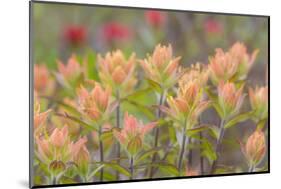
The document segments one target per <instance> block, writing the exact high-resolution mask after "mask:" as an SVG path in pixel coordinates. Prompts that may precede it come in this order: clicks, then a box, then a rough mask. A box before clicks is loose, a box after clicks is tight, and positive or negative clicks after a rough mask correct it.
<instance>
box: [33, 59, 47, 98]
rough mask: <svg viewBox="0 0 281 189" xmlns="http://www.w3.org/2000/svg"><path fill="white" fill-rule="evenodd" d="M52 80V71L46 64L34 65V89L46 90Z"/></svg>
mask: <svg viewBox="0 0 281 189" xmlns="http://www.w3.org/2000/svg"><path fill="white" fill-rule="evenodd" d="M49 80H50V73H49V70H48V68H47V67H46V65H44V64H35V65H34V89H35V90H36V91H37V92H44V91H46V89H47V88H48V85H49V82H50V81H49Z"/></svg>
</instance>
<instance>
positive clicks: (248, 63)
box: [229, 42, 259, 80]
mask: <svg viewBox="0 0 281 189" xmlns="http://www.w3.org/2000/svg"><path fill="white" fill-rule="evenodd" d="M258 52H259V51H258V50H254V52H253V53H252V54H251V55H250V54H248V52H247V48H246V47H245V45H244V44H243V43H240V42H236V43H235V44H234V45H233V46H232V47H231V49H230V50H229V53H230V54H231V56H232V59H233V61H235V62H236V63H237V64H238V70H237V79H239V80H244V79H245V78H246V77H247V75H248V72H249V71H250V69H251V67H252V65H253V63H254V61H255V59H256V56H257V54H258Z"/></svg>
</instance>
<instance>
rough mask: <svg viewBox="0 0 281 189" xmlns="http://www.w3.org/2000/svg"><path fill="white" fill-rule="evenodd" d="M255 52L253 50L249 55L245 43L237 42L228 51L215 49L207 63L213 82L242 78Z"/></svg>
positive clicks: (251, 62) (248, 68)
mask: <svg viewBox="0 0 281 189" xmlns="http://www.w3.org/2000/svg"><path fill="white" fill-rule="evenodd" d="M257 53H258V50H255V51H254V52H253V53H252V55H249V54H248V53H247V49H246V47H245V45H244V44H242V43H239V42H237V43H235V44H234V45H233V46H232V47H231V48H230V49H229V51H228V52H224V51H223V50H222V49H216V54H215V56H214V57H211V58H210V64H209V68H210V71H211V78H212V81H213V83H214V84H218V83H219V82H220V81H232V82H234V81H237V80H238V81H239V80H244V79H245V78H246V77H247V74H248V72H249V70H250V68H251V67H252V64H253V62H254V60H255V58H256V55H257Z"/></svg>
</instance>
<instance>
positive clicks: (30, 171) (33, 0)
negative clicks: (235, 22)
mask: <svg viewBox="0 0 281 189" xmlns="http://www.w3.org/2000/svg"><path fill="white" fill-rule="evenodd" d="M34 3H40V4H58V5H60V4H63V5H78V6H89V7H108V8H122V9H140V10H159V11H173V12H189V13H200V14H215V15H228V16H247V17H262V18H267V19H268V64H267V68H268V100H269V103H268V140H267V144H268V151H267V153H268V170H267V171H259V172H243V173H225V174H212V175H199V176H181V177H166V178H165V177H164V178H151V179H134V180H120V181H107V182H86V183H73V184H56V185H39V186H36V185H33V180H32V178H33V177H32V176H33V159H34V158H33V155H34V151H33V150H34V148H33V134H32V133H33V107H34V106H33V105H34V96H33V87H34V85H33V59H32V53H33V46H32V36H33V22H32V16H33V9H32V4H34ZM266 173H270V16H269V15H255V14H238V13H223V12H207V11H191V10H175V9H162V8H149V7H131V6H129V7H128V6H120V5H101V4H88V3H69V2H55V1H40V0H38V1H37V0H30V1H29V188H53V187H67V186H85V185H99V184H113V183H132V182H142V181H161V180H174V179H191V178H206V177H207V178H209V177H223V176H239V175H257V174H266Z"/></svg>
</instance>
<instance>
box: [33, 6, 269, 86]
mask: <svg viewBox="0 0 281 189" xmlns="http://www.w3.org/2000/svg"><path fill="white" fill-rule="evenodd" d="M33 10H34V11H33V14H34V15H33V19H34V20H33V21H34V22H33V23H34V40H33V42H34V51H35V52H34V56H35V57H34V58H35V59H34V60H35V62H36V63H46V64H47V65H48V67H49V68H54V67H56V59H61V60H63V61H65V60H66V59H67V58H68V57H69V56H70V55H71V54H72V53H76V54H81V55H83V54H84V53H85V52H87V51H89V50H93V51H94V52H96V53H102V54H103V53H105V52H107V51H112V50H115V49H121V50H123V51H125V52H127V53H130V52H132V51H134V52H136V53H137V56H138V57H139V58H143V57H145V56H146V54H147V53H151V52H152V50H153V48H154V47H155V45H156V44H158V43H162V44H168V43H171V44H172V46H173V49H174V54H175V56H182V64H184V65H189V64H193V63H196V62H202V63H207V62H208V57H209V56H211V55H213V54H214V50H215V48H223V49H225V50H227V49H228V48H229V47H230V46H231V45H232V44H233V43H234V42H236V41H241V42H244V43H245V44H246V46H247V47H248V51H249V52H250V53H251V52H252V51H253V50H254V49H259V50H260V53H259V55H258V57H257V60H256V64H258V65H259V66H255V67H254V69H255V70H254V71H252V73H255V74H251V76H250V77H254V75H257V82H259V80H260V79H259V78H261V77H259V76H260V75H261V74H262V75H264V70H265V68H266V66H267V64H268V62H267V60H268V52H267V49H268V20H267V18H266V17H249V16H236V15H218V14H208V13H192V12H175V11H151V10H143V9H133V8H132V9H127V8H112V7H104V6H79V5H70V4H42V3H34V9H33ZM262 80H263V81H264V77H263V78H262ZM262 80H261V82H262Z"/></svg>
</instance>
